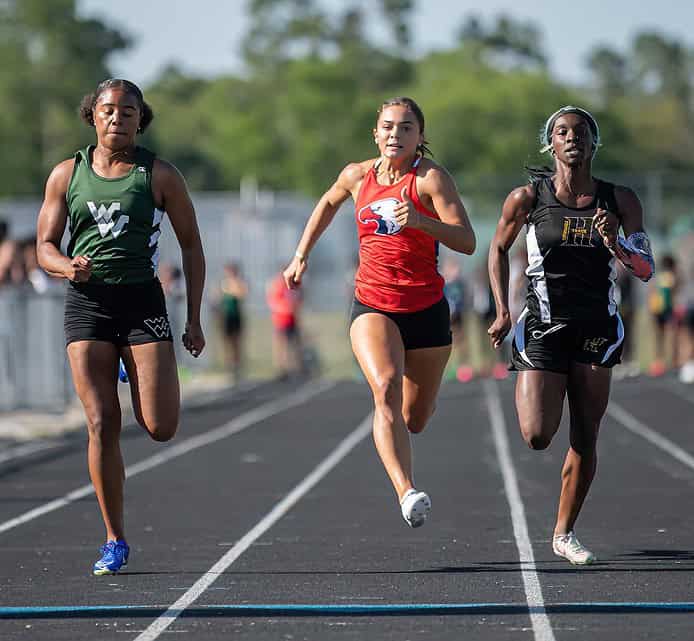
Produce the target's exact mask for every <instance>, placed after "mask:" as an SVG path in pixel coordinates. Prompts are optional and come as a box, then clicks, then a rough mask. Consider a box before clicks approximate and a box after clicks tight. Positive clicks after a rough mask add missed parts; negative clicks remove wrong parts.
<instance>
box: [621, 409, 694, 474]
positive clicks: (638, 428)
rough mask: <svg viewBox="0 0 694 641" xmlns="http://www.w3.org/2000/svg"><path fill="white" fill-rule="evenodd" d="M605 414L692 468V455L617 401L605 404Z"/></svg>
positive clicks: (693, 464)
mask: <svg viewBox="0 0 694 641" xmlns="http://www.w3.org/2000/svg"><path fill="white" fill-rule="evenodd" d="M607 414H609V416H611V417H612V418H613V419H614V420H615V421H617V423H619V424H620V425H621V426H622V427H625V428H626V429H628V430H629V431H630V432H633V433H634V434H637V435H638V436H640V437H641V438H644V439H646V440H647V441H648V442H649V443H652V444H653V445H655V446H656V447H658V448H660V449H661V450H663V451H664V452H666V453H667V454H669V455H670V456H672V457H673V458H675V459H677V460H678V461H679V462H680V463H683V464H684V465H686V466H687V467H688V468H690V469H692V470H694V456H692V455H691V454H689V453H688V452H686V451H685V450H683V449H682V448H681V447H680V446H679V445H677V444H676V443H674V442H673V441H671V440H670V439H669V438H666V437H665V436H663V435H662V434H660V433H659V432H656V431H655V430H653V429H651V428H650V427H648V425H646V424H645V423H642V422H641V421H639V419H637V418H636V417H635V416H633V415H632V414H630V413H629V412H627V411H626V410H625V409H624V408H623V407H622V406H621V405H620V404H619V403H615V402H614V401H610V403H609V405H608V406H607Z"/></svg>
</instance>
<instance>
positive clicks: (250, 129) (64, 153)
mask: <svg viewBox="0 0 694 641" xmlns="http://www.w3.org/2000/svg"><path fill="white" fill-rule="evenodd" d="M414 4H415V0H378V2H375V3H373V6H374V7H376V8H377V10H378V16H379V20H380V24H379V25H378V26H377V27H376V28H375V29H374V27H373V25H372V24H370V23H371V22H372V21H373V14H369V16H368V17H367V16H366V15H365V14H364V12H363V10H362V8H361V6H362V5H361V3H358V2H356V1H355V2H353V3H350V2H349V1H348V0H346V1H345V2H344V3H343V5H342V6H343V9H342V11H341V12H340V13H339V14H337V15H335V14H333V13H327V12H326V11H325V10H324V9H323V8H322V7H321V5H320V3H319V2H318V1H316V0H248V1H247V12H248V15H249V17H250V28H249V30H248V33H247V35H246V37H245V40H244V42H243V57H244V61H245V72H244V74H243V75H238V76H232V75H229V76H224V77H218V78H214V79H203V78H199V77H193V76H190V75H187V74H184V73H182V72H181V71H180V70H177V69H176V68H169V69H166V70H165V71H163V72H162V73H161V74H160V76H159V78H158V79H157V80H156V81H155V82H154V83H153V84H152V85H151V86H149V87H145V88H144V89H145V96H146V99H147V100H148V102H149V103H150V104H151V105H152V107H153V108H154V112H155V121H154V124H153V126H152V127H151V129H150V131H149V132H147V134H146V136H145V139H144V141H143V143H144V144H145V145H147V146H149V147H151V148H152V149H154V150H156V151H157V152H158V153H159V154H160V155H161V156H163V157H165V158H167V159H168V160H171V161H172V162H174V163H175V164H176V165H177V166H178V167H179V168H180V169H181V171H183V173H184V174H185V176H186V178H187V179H188V182H189V183H190V185H191V187H192V188H193V189H210V190H211V189H229V190H237V189H238V188H239V183H240V181H241V179H242V178H243V177H245V176H252V177H254V178H255V179H256V180H257V182H258V184H259V185H260V186H262V187H265V188H271V189H286V190H292V191H300V192H304V193H306V194H311V195H315V194H317V193H320V192H321V191H323V190H324V189H325V188H327V186H328V185H329V184H330V183H331V182H332V181H333V180H334V178H335V176H336V175H337V173H338V172H339V171H340V169H341V168H342V167H343V166H344V165H345V164H346V163H347V162H348V161H353V160H356V159H362V158H366V157H369V156H370V155H372V154H373V153H374V148H373V143H372V137H371V135H370V130H371V129H372V127H373V126H374V120H375V117H376V110H377V108H378V107H379V105H380V104H381V102H382V101H383V100H384V99H386V98H389V97H392V96H395V95H409V96H412V97H414V98H415V99H416V100H417V101H418V102H419V104H420V105H421V107H422V108H423V110H424V114H425V116H426V119H427V126H426V137H427V139H428V140H429V142H430V146H431V148H432V149H433V151H434V154H435V157H436V159H437V160H438V161H439V162H441V163H442V164H444V165H445V166H446V167H447V168H448V169H449V171H451V173H453V174H454V175H456V176H457V177H458V178H459V180H460V181H461V183H462V184H461V189H462V190H463V191H465V189H466V187H465V184H468V185H469V184H473V183H478V184H479V183H483V182H484V180H485V177H487V176H491V175H508V176H510V177H512V180H513V181H514V182H518V181H522V180H523V166H524V165H525V164H528V163H530V164H537V163H541V162H542V159H541V158H539V156H538V152H537V150H538V147H539V144H538V133H539V128H540V126H541V125H542V123H543V121H544V119H545V118H546V117H547V115H548V113H549V112H552V111H554V109H556V108H558V107H559V106H561V105H563V104H568V103H572V104H580V105H582V106H586V107H588V108H589V109H592V110H594V112H595V114H596V116H597V118H598V120H599V122H600V125H601V128H602V131H603V140H605V141H606V144H605V146H604V148H603V149H602V150H601V152H600V153H599V155H598V157H597V167H596V172H597V173H602V172H605V173H610V172H612V173H614V172H617V171H619V172H629V171H648V170H652V169H658V170H668V169H673V170H691V169H692V168H694V152H693V149H694V140H692V135H693V134H692V131H694V129H693V128H692V126H691V125H692V120H693V119H692V107H693V105H694V103H693V100H692V99H693V96H692V89H691V81H692V74H693V72H694V54H693V52H692V50H690V49H688V48H687V47H686V46H685V45H684V44H683V43H681V42H678V41H676V40H672V39H670V38H668V37H667V36H665V35H663V34H659V33H655V32H644V33H640V34H638V35H637V36H636V37H635V38H634V39H633V41H632V42H631V44H630V46H629V48H628V50H626V51H617V50H615V49H613V48H610V47H609V46H599V47H597V48H595V49H594V50H593V51H592V52H591V54H590V56H589V58H588V60H586V61H585V62H586V65H587V68H588V69H589V71H590V84H589V86H587V87H576V86H572V85H571V84H570V83H568V82H566V81H564V80H563V79H562V78H561V70H560V69H559V70H556V72H555V75H551V74H550V72H549V70H548V64H549V60H548V58H547V54H546V53H545V52H544V50H543V48H542V34H541V33H540V32H539V31H538V29H537V28H536V27H535V26H534V25H533V24H530V23H523V22H518V21H516V20H514V19H513V18H511V17H509V16H505V15H501V16H499V17H497V18H496V20H494V21H491V22H490V23H485V22H484V21H482V20H480V19H478V18H476V17H474V16H473V17H471V18H469V19H468V20H467V21H466V22H465V23H464V24H462V25H461V26H460V28H459V38H458V41H457V43H456V44H455V45H454V46H453V47H451V48H450V49H448V50H443V51H437V52H432V53H429V54H426V55H424V56H422V57H420V58H417V59H413V58H412V57H411V56H410V55H408V52H409V49H408V47H409V44H410V38H411V30H412V19H411V18H412V11H413V8H414ZM367 20H368V21H369V28H368V29H367ZM375 32H376V33H379V34H381V35H382V36H383V37H380V38H378V37H376V36H374V35H373V34H374V33H375ZM130 44H131V41H130V38H129V36H128V35H127V34H125V33H123V32H121V31H119V30H118V29H115V28H113V27H111V26H109V25H108V24H105V23H104V22H102V21H99V20H95V19H85V18H82V17H79V16H78V14H77V11H76V0H51V1H50V2H44V1H43V0H0V59H2V61H3V64H2V65H0V105H1V107H0V140H1V141H2V150H3V153H2V156H1V157H0V175H1V176H2V181H1V182H0V195H18V194H37V193H40V191H41V190H42V188H43V184H44V181H45V178H46V176H47V174H48V172H49V171H50V168H51V167H52V166H53V165H54V164H56V163H57V162H58V161H60V160H62V159H63V158H66V157H69V156H70V155H71V154H72V153H73V151H74V149H76V148H77V147H79V146H81V145H83V144H87V143H88V142H90V141H91V140H92V139H93V134H92V132H91V131H90V130H89V129H88V128H86V127H85V126H84V125H83V124H82V123H81V122H80V120H79V118H78V116H77V106H78V104H79V101H80V99H81V97H82V95H83V94H85V93H87V92H89V91H91V90H92V89H93V88H94V87H95V86H96V85H97V84H98V82H100V81H101V80H103V79H104V78H106V77H108V76H109V75H110V74H109V69H108V61H109V59H111V58H112V57H113V56H117V55H118V53H119V52H120V51H123V50H124V49H126V48H127V47H129V46H130ZM504 188H506V186H504Z"/></svg>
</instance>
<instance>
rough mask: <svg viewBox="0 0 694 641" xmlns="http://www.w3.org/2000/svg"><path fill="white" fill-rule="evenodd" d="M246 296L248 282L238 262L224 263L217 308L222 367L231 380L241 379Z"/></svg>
mask: <svg viewBox="0 0 694 641" xmlns="http://www.w3.org/2000/svg"><path fill="white" fill-rule="evenodd" d="M246 296H248V284H247V283H246V281H245V279H244V278H243V276H242V275H241V269H240V267H239V265H238V263H226V264H225V265H224V275H223V277H222V282H221V284H220V287H219V293H218V300H217V309H218V311H219V317H220V318H219V320H220V324H221V329H222V341H223V344H224V367H225V370H226V371H227V372H229V373H230V374H231V376H232V380H233V382H235V383H236V382H238V381H239V380H240V379H241V374H242V371H241V368H242V364H243V346H242V339H243V330H244V327H243V326H244V319H243V301H244V300H245V298H246Z"/></svg>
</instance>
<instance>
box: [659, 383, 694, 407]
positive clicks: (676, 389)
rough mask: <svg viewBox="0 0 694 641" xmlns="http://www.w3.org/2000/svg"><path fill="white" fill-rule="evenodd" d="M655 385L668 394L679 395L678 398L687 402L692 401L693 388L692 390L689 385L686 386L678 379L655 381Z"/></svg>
mask: <svg viewBox="0 0 694 641" xmlns="http://www.w3.org/2000/svg"><path fill="white" fill-rule="evenodd" d="M655 386H656V387H658V388H660V389H663V390H665V391H666V392H669V393H670V394H674V395H675V396H679V398H681V399H682V400H685V401H687V403H694V390H692V386H691V385H689V386H688V387H686V386H685V384H683V383H679V382H678V381H668V382H665V381H656V382H655Z"/></svg>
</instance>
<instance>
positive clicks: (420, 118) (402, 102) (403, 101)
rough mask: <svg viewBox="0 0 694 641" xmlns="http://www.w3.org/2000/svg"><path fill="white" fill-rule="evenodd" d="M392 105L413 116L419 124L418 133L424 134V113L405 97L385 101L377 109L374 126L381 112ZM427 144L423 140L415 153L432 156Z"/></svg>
mask: <svg viewBox="0 0 694 641" xmlns="http://www.w3.org/2000/svg"><path fill="white" fill-rule="evenodd" d="M394 105H399V106H401V107H407V108H408V109H409V110H410V111H411V112H412V113H413V114H414V116H415V118H416V119H417V123H418V124H419V131H420V132H421V133H422V134H424V113H423V112H422V110H421V109H420V107H419V105H418V104H417V103H416V102H415V101H414V100H413V99H412V98H407V97H406V96H398V97H397V98H390V99H389V100H386V101H385V102H384V103H383V104H382V105H381V106H380V107H379V109H378V111H377V112H376V124H378V120H379V118H380V117H381V114H382V113H383V110H384V109H385V108H386V107H393V106H394ZM428 144H429V143H428V142H427V141H426V140H425V141H424V142H423V143H421V144H419V145H417V151H418V152H419V153H420V154H422V156H423V155H424V154H429V155H430V156H433V155H434V154H432V152H431V149H429V147H428V146H427V145H428Z"/></svg>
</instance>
